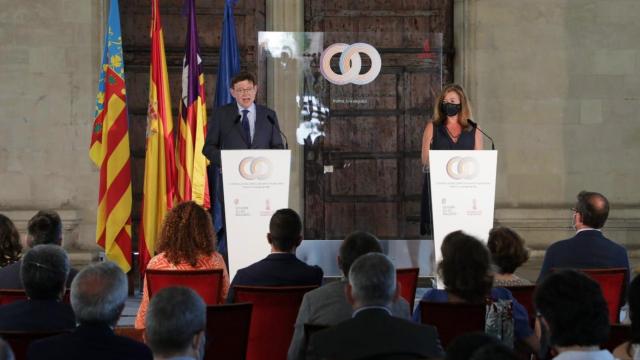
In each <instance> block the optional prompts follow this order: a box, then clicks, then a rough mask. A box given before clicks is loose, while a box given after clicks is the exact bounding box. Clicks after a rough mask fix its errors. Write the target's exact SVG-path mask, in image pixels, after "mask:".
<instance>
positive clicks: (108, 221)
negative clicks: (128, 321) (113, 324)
mask: <svg viewBox="0 0 640 360" xmlns="http://www.w3.org/2000/svg"><path fill="white" fill-rule="evenodd" d="M129 154H130V149H129V119H128V117H127V96H126V90H125V83H124V60H123V57H122V38H121V36H120V14H119V9H118V0H111V5H110V9H109V20H108V26H107V31H106V34H105V45H104V52H103V55H102V67H101V69H100V77H99V81H98V95H97V96H96V112H95V120H94V123H93V133H92V136H91V147H90V150H89V157H90V158H91V160H92V161H93V162H94V163H95V164H96V166H98V167H99V168H100V185H99V193H98V211H97V212H98V214H97V224H96V240H97V242H98V245H100V246H101V247H102V248H104V250H105V254H106V256H107V259H109V260H111V261H113V262H115V263H116V264H118V266H120V268H121V269H122V270H123V271H124V272H128V271H129V270H130V269H131V168H130V158H129Z"/></svg>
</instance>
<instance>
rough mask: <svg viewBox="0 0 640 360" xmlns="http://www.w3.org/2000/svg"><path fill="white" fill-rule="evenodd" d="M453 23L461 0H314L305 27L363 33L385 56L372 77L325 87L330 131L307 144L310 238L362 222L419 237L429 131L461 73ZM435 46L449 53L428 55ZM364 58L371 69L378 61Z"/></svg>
mask: <svg viewBox="0 0 640 360" xmlns="http://www.w3.org/2000/svg"><path fill="white" fill-rule="evenodd" d="M452 30H453V1H452V0H431V1H429V0H413V1H411V0H406V1H378V0H360V1H352V0H333V1H311V0H306V1H305V31H306V32H324V33H325V36H324V46H325V47H327V46H329V45H331V44H334V43H347V42H348V41H353V42H359V41H362V42H367V43H370V44H375V45H374V46H375V47H376V48H377V50H378V51H379V53H380V54H381V57H382V70H381V73H380V75H379V76H378V77H377V78H376V80H375V81H374V82H373V83H371V84H369V85H368V86H358V85H352V84H348V85H333V84H331V85H329V87H328V89H327V91H325V92H324V95H323V99H322V102H323V103H324V104H329V108H330V111H329V113H330V115H329V116H328V118H327V119H326V122H325V126H324V131H325V133H326V136H325V137H324V138H321V140H320V141H319V142H318V143H316V144H314V145H311V146H309V145H308V146H305V154H304V156H305V160H304V166H305V169H304V196H305V214H304V215H305V216H304V225H305V238H307V239H343V238H344V237H345V235H347V234H348V233H349V232H351V231H354V230H365V231H370V232H372V233H374V234H375V235H377V236H378V237H379V238H381V239H417V238H419V237H420V236H419V227H418V221H419V212H420V193H421V184H422V173H421V167H420V147H421V141H422V132H423V129H424V126H425V124H426V120H427V119H428V118H429V117H430V116H431V114H432V107H433V102H434V99H435V97H436V96H437V94H438V93H439V91H440V89H441V86H442V84H443V83H448V82H451V81H452V79H453V74H452V69H453V66H452V57H453V50H452V47H453V34H452ZM429 34H431V35H429ZM433 34H441V35H439V36H440V37H439V39H440V42H439V43H436V42H434V41H432V39H434V38H437V36H433ZM345 36H346V38H345ZM436 53H438V55H437V56H438V57H439V59H441V61H428V60H429V58H431V57H432V56H433V54H436ZM337 58H338V56H336V57H335V58H334V63H337V60H338V59H337ZM362 62H363V69H362V71H361V73H364V72H366V71H367V70H368V66H370V65H371V61H370V59H368V58H366V57H365V56H363V59H362ZM334 65H335V66H332V68H335V69H338V66H337V65H336V64H334ZM336 71H338V70H336ZM364 98H366V99H368V100H367V101H362V102H359V101H358V100H357V99H364ZM354 99H355V100H354Z"/></svg>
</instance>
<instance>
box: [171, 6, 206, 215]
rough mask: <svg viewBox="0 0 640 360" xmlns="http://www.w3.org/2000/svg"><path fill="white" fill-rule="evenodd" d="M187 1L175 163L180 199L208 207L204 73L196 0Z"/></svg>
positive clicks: (178, 196)
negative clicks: (185, 38)
mask: <svg viewBox="0 0 640 360" xmlns="http://www.w3.org/2000/svg"><path fill="white" fill-rule="evenodd" d="M187 1H188V16H189V20H188V29H187V43H186V46H185V57H184V62H183V68H182V98H181V101H180V104H179V109H180V120H179V129H178V143H177V145H176V163H177V168H178V189H177V198H178V200H179V201H188V200H193V201H195V202H196V203H198V204H200V205H202V206H204V207H205V208H209V204H210V199H209V184H208V181H207V162H208V161H207V159H206V158H205V156H204V154H202V148H203V146H204V140H205V135H206V131H207V108H206V103H205V100H206V99H205V91H204V74H203V72H202V58H201V57H200V49H199V46H198V27H197V25H196V13H195V2H194V0H187Z"/></svg>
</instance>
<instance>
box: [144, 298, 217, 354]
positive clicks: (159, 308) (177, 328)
mask: <svg viewBox="0 0 640 360" xmlns="http://www.w3.org/2000/svg"><path fill="white" fill-rule="evenodd" d="M206 324H207V306H206V305H205V303H204V301H203V300H202V298H200V296H198V294H196V292H195V291H193V290H191V289H188V288H184V287H171V288H166V289H162V290H160V291H159V292H158V294H156V295H155V296H154V297H153V299H151V303H150V304H149V310H148V311H147V318H146V319H145V342H146V343H147V345H149V347H150V348H151V351H152V352H153V357H154V359H155V360H170V359H173V360H201V359H203V358H204V349H205V342H206V339H205V330H206ZM221 326H222V325H221ZM211 340H212V341H215V339H211Z"/></svg>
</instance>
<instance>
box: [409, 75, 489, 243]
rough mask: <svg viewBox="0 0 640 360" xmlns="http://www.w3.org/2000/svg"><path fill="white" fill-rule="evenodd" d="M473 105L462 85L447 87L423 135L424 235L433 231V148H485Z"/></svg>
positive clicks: (421, 223) (421, 226) (437, 101)
mask: <svg viewBox="0 0 640 360" xmlns="http://www.w3.org/2000/svg"><path fill="white" fill-rule="evenodd" d="M469 119H471V105H470V104H469V100H468V99H467V95H466V94H465V92H464V90H463V89H462V87H461V86H460V85H456V84H450V85H447V86H445V87H444V88H443V89H442V92H441V93H440V96H438V98H437V99H436V103H435V105H434V107H433V117H432V118H431V121H429V122H427V125H426V127H425V129H424V134H423V135H422V168H423V170H424V173H425V174H424V184H423V186H422V204H421V207H420V234H421V235H425V234H433V219H432V215H431V185H430V183H429V181H430V176H429V150H482V134H481V133H480V132H479V131H476V129H475V128H474V127H473V126H471V124H470V123H469Z"/></svg>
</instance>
